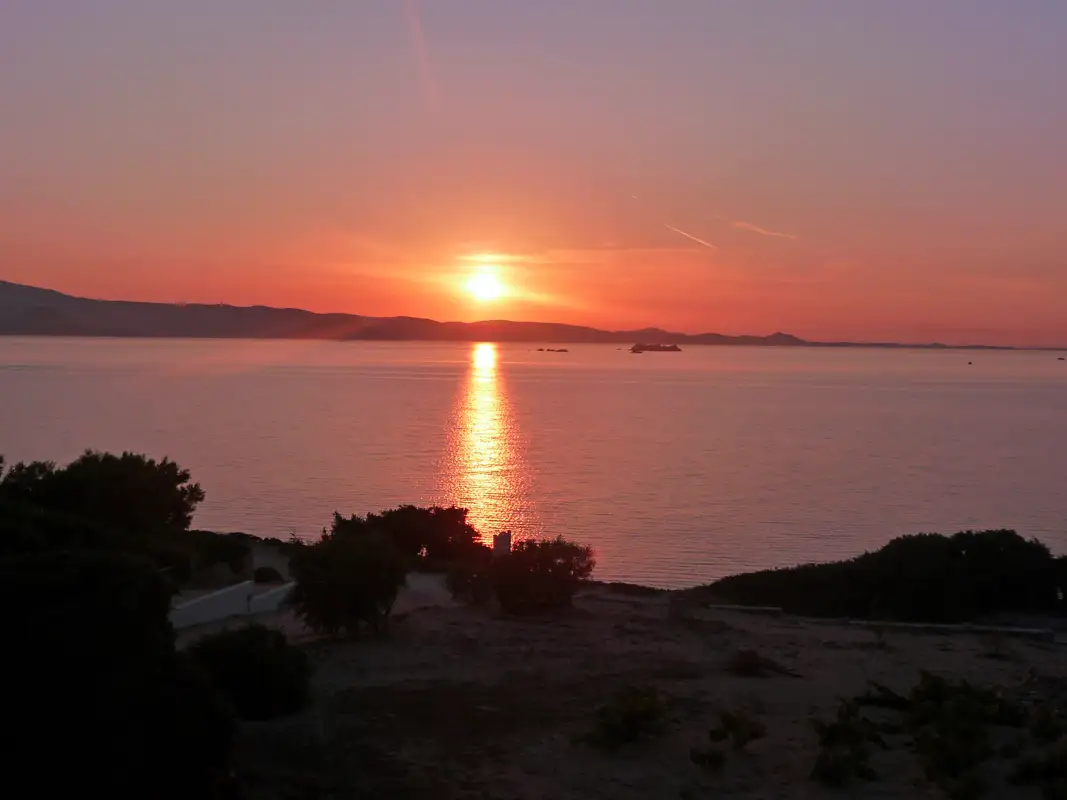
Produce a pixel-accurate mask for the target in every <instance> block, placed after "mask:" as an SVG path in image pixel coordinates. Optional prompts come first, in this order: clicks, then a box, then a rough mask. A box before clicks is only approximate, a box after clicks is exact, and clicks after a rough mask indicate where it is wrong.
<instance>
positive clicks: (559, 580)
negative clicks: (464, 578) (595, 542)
mask: <svg viewBox="0 0 1067 800" xmlns="http://www.w3.org/2000/svg"><path fill="white" fill-rule="evenodd" d="M594 566H596V560H595V559H594V558H593V550H592V548H590V547H585V546H583V545H580V544H576V543H574V542H568V541H566V540H565V539H564V538H563V537H562V536H560V537H557V538H555V539H540V540H537V539H525V540H522V541H519V542H517V543H516V544H515V545H514V547H513V548H512V550H511V552H510V553H509V554H507V555H505V556H500V557H498V558H494V559H493V564H492V580H493V588H494V591H495V592H496V597H497V600H498V601H499V602H500V607H501V608H502V609H503V610H504V611H505V612H507V613H509V614H532V613H539V612H545V611H558V610H560V609H563V608H569V607H570V606H571V603H572V601H573V599H574V595H575V594H576V593H577V591H578V589H579V588H581V586H582V584H583V583H584V582H585V581H587V580H588V579H589V576H590V575H592V573H593V567H594Z"/></svg>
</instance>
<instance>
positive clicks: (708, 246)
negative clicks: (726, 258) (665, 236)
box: [630, 194, 719, 250]
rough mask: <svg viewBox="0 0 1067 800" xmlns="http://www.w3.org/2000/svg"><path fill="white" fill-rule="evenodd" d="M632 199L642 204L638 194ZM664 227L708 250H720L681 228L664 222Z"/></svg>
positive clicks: (633, 195)
mask: <svg viewBox="0 0 1067 800" xmlns="http://www.w3.org/2000/svg"><path fill="white" fill-rule="evenodd" d="M630 199H631V200H633V201H634V202H635V203H640V202H641V201H640V200H639V199H638V197H637V195H636V194H632V195H630ZM663 227H664V228H667V229H668V230H672V231H674V232H675V233H677V234H680V235H682V236H684V237H685V238H686V239H692V240H693V241H694V242H696V243H697V244H702V245H704V246H705V247H707V248H708V249H710V250H718V249H719V246H718V245H715V244H712V243H711V242H705V241H704V240H703V239H701V238H700V237H699V236H694V235H693V234H691V233H686V232H685V231H683V230H682V229H681V228H676V227H674V226H673V225H668V224H667V223H666V222H664V223H663Z"/></svg>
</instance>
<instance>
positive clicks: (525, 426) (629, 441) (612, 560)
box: [0, 338, 1067, 586]
mask: <svg viewBox="0 0 1067 800" xmlns="http://www.w3.org/2000/svg"><path fill="white" fill-rule="evenodd" d="M968 361H973V362H974V363H973V364H972V365H968ZM0 409H2V411H0V453H3V454H4V455H6V456H7V459H8V461H9V462H12V461H15V460H29V459H52V460H56V461H67V460H69V459H72V458H74V457H76V456H77V455H78V454H79V453H80V452H81V451H82V450H84V449H85V448H95V449H101V450H112V451H121V450H123V449H126V450H134V451H137V452H145V453H148V454H150V455H153V456H158V457H162V456H164V455H167V456H170V457H171V458H173V459H175V460H177V461H178V462H179V463H181V464H182V465H183V466H186V467H187V468H189V469H190V470H192V472H193V476H194V478H195V479H196V480H198V481H199V482H200V483H201V484H202V485H203V486H204V488H205V490H206V491H207V500H206V502H205V503H204V505H203V506H202V507H201V510H200V512H199V514H198V515H197V518H196V525H197V526H198V527H203V528H212V529H217V530H243V531H248V532H250V533H256V534H260V535H275V536H289V535H290V534H293V533H295V534H297V535H299V536H314V535H315V534H316V533H317V532H318V531H319V530H320V529H321V528H322V527H323V526H324V525H326V524H328V522H329V520H330V517H331V514H332V513H333V511H334V510H335V509H337V510H339V511H341V512H343V513H346V514H347V513H353V512H354V513H364V512H367V511H375V510H379V509H382V508H386V507H391V506H395V505H398V504H401V503H416V504H424V503H445V504H447V503H453V502H455V503H458V504H461V505H465V506H467V507H469V508H470V509H471V512H472V515H473V518H474V522H475V524H476V525H477V526H478V527H479V529H480V530H482V532H483V533H484V534H486V535H489V534H492V533H495V532H497V531H499V530H502V529H511V530H513V531H514V532H515V533H516V534H517V535H520V536H524V535H542V534H543V535H555V534H557V533H562V534H564V535H566V536H567V537H570V538H574V539H578V540H580V541H582V542H586V543H589V544H592V545H593V546H594V547H595V548H596V550H597V554H598V559H599V565H598V568H597V575H598V576H599V577H601V578H603V579H617V580H630V581H641V582H646V583H651V584H655V585H661V586H685V585H691V584H696V583H700V582H704V581H708V580H710V579H713V578H716V577H720V576H722V575H725V574H729V573H732V572H738V571H741V570H748V569H754V568H763V567H773V566H781V565H788V564H793V563H797V562H801V561H809V560H821V559H836V558H842V557H847V556H851V555H854V554H856V553H859V552H862V551H863V550H864V549H869V548H876V547H878V546H880V545H881V544H883V543H885V542H886V541H888V540H889V539H890V538H892V537H893V536H896V535H898V534H902V533H914V532H919V531H944V532H951V531H956V530H959V529H963V528H984V527H1001V526H1003V527H1013V528H1016V529H1017V530H1019V531H1020V532H1022V533H1025V534H1026V535H1031V536H1037V537H1038V538H1040V539H1042V540H1044V541H1045V542H1047V543H1048V544H1049V545H1050V546H1051V547H1052V548H1053V550H1055V551H1058V552H1065V551H1067V483H1065V478H1067V362H1061V361H1058V360H1057V355H1056V354H1052V353H993V352H989V353H987V352H974V353H968V352H934V351H905V350H900V351H874V350H812V349H778V348H767V349H764V348H730V347H709V348H701V347H690V348H686V349H685V351H684V352H682V353H646V354H643V355H639V356H635V355H631V354H630V353H628V352H626V350H625V349H622V350H620V349H617V348H616V347H615V346H614V345H611V346H600V345H586V346H583V345H574V346H571V347H570V352H569V353H545V352H537V349H536V345H525V344H524V345H492V344H477V345H458V344H415V343H403V344H393V343H388V344H385V343H382V344H379V343H345V344H341V343H322V342H316V343H304V342H226V341H171V340H164V341H133V340H93V339H81V340H65V339H3V338H0Z"/></svg>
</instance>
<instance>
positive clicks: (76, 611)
mask: <svg viewBox="0 0 1067 800" xmlns="http://www.w3.org/2000/svg"><path fill="white" fill-rule="evenodd" d="M170 596H171V590H170V588H169V587H168V585H167V583H166V582H165V580H164V579H163V578H162V576H160V574H159V572H158V571H157V570H155V569H154V568H152V567H151V565H148V564H144V563H143V562H140V561H138V560H136V559H132V558H129V557H126V556H120V555H115V554H110V553H102V552H73V551H72V552H65V553H44V554H33V555H27V556H20V557H11V558H5V559H2V560H0V626H2V628H3V631H4V644H5V653H7V654H8V658H7V659H6V663H7V666H8V668H9V673H10V674H8V675H7V676H6V677H7V679H8V681H9V682H10V686H12V687H17V691H15V692H12V693H11V694H10V697H9V701H8V703H7V704H6V706H5V715H6V716H5V722H6V723H7V725H8V726H9V727H10V729H11V730H13V731H17V735H16V736H14V737H12V738H11V741H10V742H9V745H8V750H7V751H6V753H5V755H6V756H7V758H8V760H7V762H6V763H7V764H8V771H7V773H6V775H5V779H6V780H7V781H9V782H10V784H11V785H12V786H32V787H34V793H35V794H39V795H41V796H53V795H54V796H62V795H64V794H66V795H68V796H75V795H80V794H83V793H84V791H85V788H86V787H91V788H92V789H93V790H94V792H95V793H97V794H100V795H101V796H109V797H149V796H151V797H159V798H167V799H168V800H169V798H175V800H177V798H187V797H208V798H210V797H214V796H218V795H217V794H216V793H217V791H218V790H219V789H220V787H221V785H222V784H223V783H224V782H225V780H226V776H227V774H228V766H229V757H230V751H231V745H232V737H233V720H232V717H231V715H230V711H229V708H228V705H227V704H226V702H225V700H224V698H222V696H221V695H220V694H219V693H218V691H217V690H216V689H215V688H214V687H213V686H212V685H211V683H210V682H209V681H208V680H207V678H206V676H205V675H204V674H203V673H202V672H201V671H200V670H198V669H197V668H196V667H195V666H194V665H193V664H192V663H191V662H190V661H189V660H188V659H187V658H186V657H185V656H184V655H183V654H182V653H179V652H177V651H176V649H175V647H174V635H173V631H172V629H171V626H170V623H169V621H168V612H169V607H170ZM49 752H53V753H62V759H63V763H62V767H61V768H60V769H46V770H41V769H40V765H41V760H40V758H41V754H42V753H49Z"/></svg>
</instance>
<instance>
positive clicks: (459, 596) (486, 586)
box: [445, 546, 493, 606]
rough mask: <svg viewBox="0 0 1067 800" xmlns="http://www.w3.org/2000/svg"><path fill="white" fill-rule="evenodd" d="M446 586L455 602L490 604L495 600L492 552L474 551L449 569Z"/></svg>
mask: <svg viewBox="0 0 1067 800" xmlns="http://www.w3.org/2000/svg"><path fill="white" fill-rule="evenodd" d="M445 585H446V586H447V587H448V591H449V592H451V593H452V597H453V599H455V600H459V601H460V602H464V603H473V604H474V605H479V606H480V605H485V604H486V603H488V602H489V601H490V600H492V598H493V559H492V550H490V549H489V548H488V547H485V546H479V547H478V548H477V549H473V550H472V551H471V555H470V556H469V557H468V558H467V559H465V560H463V561H461V562H459V563H456V564H453V565H452V566H451V567H450V568H449V570H448V573H447V574H446V576H445Z"/></svg>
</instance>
